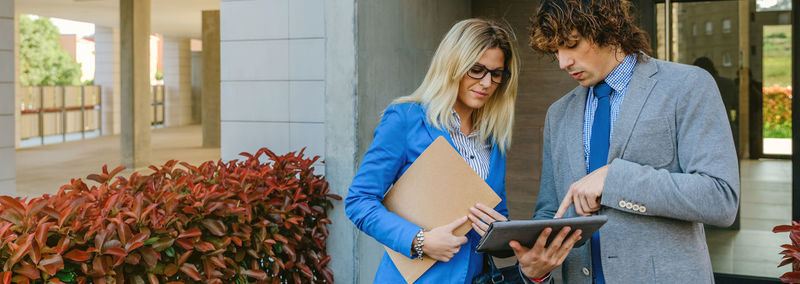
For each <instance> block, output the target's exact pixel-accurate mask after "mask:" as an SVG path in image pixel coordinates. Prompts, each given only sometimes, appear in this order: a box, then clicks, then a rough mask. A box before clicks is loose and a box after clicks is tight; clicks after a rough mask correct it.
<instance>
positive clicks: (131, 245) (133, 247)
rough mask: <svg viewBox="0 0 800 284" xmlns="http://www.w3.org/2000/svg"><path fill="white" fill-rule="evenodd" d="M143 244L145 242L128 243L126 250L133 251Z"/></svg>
mask: <svg viewBox="0 0 800 284" xmlns="http://www.w3.org/2000/svg"><path fill="white" fill-rule="evenodd" d="M143 245H144V243H143V242H135V243H128V245H126V246H125V251H127V252H131V251H133V250H135V249H137V248H139V247H141V246H143Z"/></svg>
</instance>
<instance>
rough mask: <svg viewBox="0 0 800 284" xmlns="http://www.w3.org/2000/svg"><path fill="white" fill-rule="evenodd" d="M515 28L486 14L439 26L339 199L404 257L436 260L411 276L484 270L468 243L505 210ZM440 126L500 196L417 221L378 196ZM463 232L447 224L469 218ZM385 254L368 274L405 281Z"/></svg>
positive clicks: (447, 277) (443, 279) (461, 277)
mask: <svg viewBox="0 0 800 284" xmlns="http://www.w3.org/2000/svg"><path fill="white" fill-rule="evenodd" d="M512 39H513V34H512V33H511V31H510V30H509V29H507V28H504V27H502V26H500V25H498V24H496V23H494V22H492V21H487V20H481V19H468V20H463V21H461V22H459V23H457V24H455V26H453V27H452V28H451V29H450V31H449V32H448V33H447V35H445V37H444V39H443V40H442V42H441V43H440V44H439V48H438V49H437V50H436V53H435V54H434V56H433V62H432V63H431V66H430V68H429V69H428V73H427V74H426V75H425V79H424V81H423V82H422V84H421V85H420V86H419V88H418V89H417V90H416V91H414V93H412V94H411V95H410V96H406V97H401V98H398V99H397V100H395V101H394V102H393V103H392V104H391V105H390V106H389V107H388V108H386V110H385V111H384V113H383V117H382V119H381V123H380V125H378V127H377V128H376V129H375V134H374V135H375V136H374V139H373V141H372V144H371V145H370V147H369V149H368V150H367V152H366V154H365V155H364V159H363V162H362V164H361V167H360V168H359V169H358V173H357V174H356V176H355V178H353V182H352V184H351V185H350V190H349V192H348V194H347V198H346V200H345V211H346V213H347V216H348V217H349V218H350V220H352V221H353V223H354V224H355V225H356V227H358V229H359V230H361V231H364V232H365V233H367V234H368V235H370V236H372V237H373V238H375V239H376V240H377V241H378V242H380V243H381V244H384V245H386V246H388V247H390V248H391V249H393V250H395V251H397V252H400V253H403V254H405V255H406V256H407V257H409V258H416V257H421V255H425V256H428V257H431V258H433V259H435V260H438V262H437V263H436V264H435V265H434V266H433V267H431V268H430V269H429V270H428V271H427V272H425V274H423V275H422V277H420V278H419V279H418V280H417V283H437V284H443V283H470V282H471V281H472V278H473V277H475V276H476V275H478V274H480V273H481V269H482V267H483V257H484V256H483V255H482V254H478V253H476V252H475V250H474V248H475V247H476V246H477V244H478V241H479V240H480V237H481V235H483V234H484V233H485V230H486V229H487V227H488V225H487V224H489V223H491V222H493V221H496V220H507V216H508V209H507V207H506V200H505V196H506V194H505V172H506V167H505V166H506V165H505V163H506V162H505V157H506V153H507V152H508V148H509V145H510V144H511V132H512V126H513V124H514V101H515V99H516V93H517V78H518V77H517V76H518V72H517V71H518V65H519V63H518V58H517V52H516V48H515V47H514V45H513V42H512ZM439 136H443V137H445V138H446V139H447V141H448V142H450V144H451V145H452V146H453V147H454V148H455V149H456V150H457V151H458V153H460V154H461V156H462V157H463V158H464V160H466V161H467V163H468V164H469V165H470V167H472V169H473V170H475V172H476V173H478V175H480V176H481V177H482V178H483V179H484V180H486V182H487V183H488V184H489V186H491V187H492V189H494V191H495V192H496V193H497V194H498V195H499V196H500V197H501V198H502V202H501V203H500V204H499V205H497V206H496V207H495V208H489V207H487V206H483V205H480V204H478V205H476V206H475V207H474V208H471V210H470V211H471V212H472V214H470V215H469V216H464V217H462V218H459V219H457V220H453V222H452V223H450V224H447V225H444V226H441V227H438V228H421V227H420V226H418V225H416V224H413V223H411V222H409V221H407V220H405V219H403V218H401V217H399V216H397V215H396V214H394V213H392V212H389V211H387V210H386V208H385V207H384V206H383V205H382V204H381V202H382V201H383V196H384V194H385V193H386V191H387V190H388V189H389V187H390V186H391V185H392V184H393V183H394V182H395V181H396V180H397V179H398V178H399V177H400V176H401V175H402V174H403V173H404V172H405V170H406V169H407V168H408V167H409V166H410V165H411V164H412V163H413V162H414V160H416V158H417V157H418V156H419V155H420V153H422V151H424V150H425V148H427V147H428V146H429V145H430V144H431V143H433V141H434V140H435V139H436V138H438V137H439ZM468 219H469V220H470V221H471V222H472V227H473V230H471V231H470V232H469V233H468V234H467V235H466V237H458V236H455V235H453V234H452V231H453V229H454V228H456V227H458V226H459V225H461V224H463V223H464V222H466V221H467V220H468ZM403 281H404V280H403V277H402V275H401V274H400V272H399V271H398V270H397V268H396V267H395V266H394V264H393V263H392V260H391V259H390V258H389V256H388V254H384V256H383V260H382V261H381V263H380V266H379V268H378V272H377V275H375V281H374V282H375V283H403Z"/></svg>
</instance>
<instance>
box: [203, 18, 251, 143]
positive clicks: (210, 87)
mask: <svg viewBox="0 0 800 284" xmlns="http://www.w3.org/2000/svg"><path fill="white" fill-rule="evenodd" d="M241 20H245V19H241ZM240 56H242V57H248V56H250V54H241V55H240ZM261 67H262V68H264V67H266V65H262V66H261ZM202 92H203V94H202V106H201V108H202V111H201V112H202V117H203V147H219V146H220V129H221V127H220V11H219V10H214V11H203V91H202Z"/></svg>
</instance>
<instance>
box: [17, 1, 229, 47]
mask: <svg viewBox="0 0 800 284" xmlns="http://www.w3.org/2000/svg"><path fill="white" fill-rule="evenodd" d="M136 1H139V0H136ZM219 2H220V0H150V3H151V6H150V29H151V31H152V32H154V33H160V34H163V35H165V36H173V37H190V38H196V39H199V38H200V37H201V34H202V11H203V10H219ZM14 7H15V9H16V12H17V13H24V14H35V15H39V16H45V17H51V18H62V19H68V20H73V21H82V22H89V23H94V24H96V25H100V26H107V27H119V0H15V1H14Z"/></svg>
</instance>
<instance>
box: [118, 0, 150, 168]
mask: <svg viewBox="0 0 800 284" xmlns="http://www.w3.org/2000/svg"><path fill="white" fill-rule="evenodd" d="M119 11H120V18H119V19H120V43H121V49H120V51H121V60H120V71H121V72H120V74H121V87H122V90H121V97H122V100H121V108H122V117H121V126H122V135H121V137H120V139H121V140H122V142H121V146H122V147H121V148H122V158H121V160H122V164H123V165H124V166H126V167H128V168H139V167H145V166H147V165H148V164H149V160H150V121H151V118H152V117H151V116H152V110H151V106H150V102H151V100H152V96H151V94H150V65H149V63H150V1H137V0H120V1H119Z"/></svg>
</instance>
